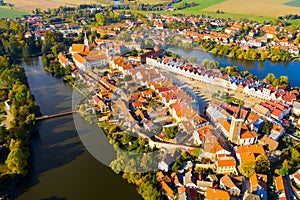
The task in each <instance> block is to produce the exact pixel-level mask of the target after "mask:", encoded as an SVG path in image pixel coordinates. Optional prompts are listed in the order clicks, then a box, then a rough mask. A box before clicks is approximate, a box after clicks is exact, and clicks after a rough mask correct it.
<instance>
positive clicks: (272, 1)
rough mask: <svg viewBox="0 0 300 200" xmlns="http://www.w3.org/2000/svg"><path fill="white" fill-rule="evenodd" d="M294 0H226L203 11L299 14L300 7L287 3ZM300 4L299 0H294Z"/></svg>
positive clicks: (246, 13) (276, 14) (249, 13)
mask: <svg viewBox="0 0 300 200" xmlns="http://www.w3.org/2000/svg"><path fill="white" fill-rule="evenodd" d="M291 2H293V0H292V1H291V0H251V1H246V2H245V1H244V0H226V1H224V2H222V3H219V4H215V5H213V6H210V7H208V8H205V9H204V10H203V11H209V12H216V11H217V10H221V11H223V12H225V13H235V14H240V15H255V16H269V17H278V16H283V15H287V14H299V13H300V7H296V6H289V5H287V4H289V3H291ZM294 2H296V3H297V4H295V3H294V4H295V5H298V6H300V2H299V1H294Z"/></svg>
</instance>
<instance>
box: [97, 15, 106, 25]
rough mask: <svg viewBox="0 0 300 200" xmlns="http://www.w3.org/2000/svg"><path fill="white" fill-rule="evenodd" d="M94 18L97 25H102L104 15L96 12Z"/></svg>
mask: <svg viewBox="0 0 300 200" xmlns="http://www.w3.org/2000/svg"><path fill="white" fill-rule="evenodd" d="M95 18H96V21H97V24H98V25H99V26H103V25H104V22H105V18H104V16H103V15H102V14H101V13H97V14H96V15H95Z"/></svg>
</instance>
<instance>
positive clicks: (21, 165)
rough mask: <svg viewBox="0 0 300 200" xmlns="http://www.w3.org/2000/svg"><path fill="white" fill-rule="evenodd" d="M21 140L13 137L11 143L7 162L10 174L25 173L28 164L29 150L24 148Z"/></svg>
mask: <svg viewBox="0 0 300 200" xmlns="http://www.w3.org/2000/svg"><path fill="white" fill-rule="evenodd" d="M23 148H25V147H23V146H22V144H21V141H20V140H14V139H12V140H11V142H10V145H9V150H10V153H9V154H8V156H7V159H6V161H5V164H6V166H7V168H8V171H9V173H10V174H18V175H25V174H26V169H25V167H26V166H27V158H28V155H29V153H28V151H26V150H24V149H23Z"/></svg>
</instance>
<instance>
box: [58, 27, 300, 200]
mask: <svg viewBox="0 0 300 200" xmlns="http://www.w3.org/2000/svg"><path fill="white" fill-rule="evenodd" d="M233 26H236V28H238V26H237V24H236V25H234V24H233ZM227 34H228V33H227ZM127 44H128V45H132V47H134V46H135V45H137V44H136V43H134V42H129V43H125V42H124V43H123V42H117V41H114V40H97V41H96V42H95V43H93V44H90V43H89V42H88V40H87V38H85V42H84V44H73V45H72V47H71V48H70V50H69V53H70V55H71V58H72V61H71V59H68V58H66V57H65V56H64V55H63V54H59V61H60V63H61V65H62V66H64V67H66V66H67V65H70V66H73V67H72V69H73V68H74V76H75V75H76V77H77V81H78V82H79V83H81V84H83V85H84V86H85V87H86V89H87V90H88V91H89V92H90V93H91V94H92V99H90V100H89V101H88V103H86V111H89V112H92V113H95V114H96V115H97V117H98V120H101V121H102V120H109V122H110V123H111V124H112V123H113V124H118V125H119V126H122V127H124V128H126V129H129V130H131V131H134V132H138V133H140V134H141V135H140V136H142V137H147V138H149V141H152V145H151V146H152V147H154V146H155V147H157V148H168V147H167V145H169V144H171V145H178V148H181V149H184V150H185V151H188V152H190V153H193V151H192V150H193V149H195V147H197V148H200V152H201V153H200V154H199V155H197V156H198V158H199V159H201V160H203V162H202V163H193V162H191V161H187V162H184V163H183V165H182V166H181V167H180V170H178V171H176V172H174V171H172V170H171V166H172V160H170V159H169V157H170V156H172V155H170V156H165V157H163V158H162V159H161V161H160V162H159V165H158V168H159V169H160V170H159V171H158V172H157V174H156V177H157V181H158V182H159V184H160V185H161V188H162V191H163V193H164V194H165V195H166V196H167V197H168V198H169V199H176V196H178V198H179V199H181V200H186V199H192V200H194V199H197V197H198V194H199V193H200V194H202V195H203V196H205V198H206V199H215V198H218V199H232V198H237V199H263V200H264V199H267V198H268V197H267V190H268V184H267V182H268V180H267V176H266V175H264V174H259V173H256V172H254V173H253V174H252V175H251V176H250V177H248V178H247V177H245V176H243V175H242V173H241V170H240V167H241V166H244V165H248V164H255V162H256V159H257V157H258V156H259V155H265V156H267V157H268V158H269V159H270V160H271V158H272V157H274V155H280V153H281V152H280V151H279V150H278V145H279V142H278V141H279V138H280V137H281V136H283V135H284V134H285V132H286V130H287V129H288V128H289V123H288V118H289V116H290V115H291V113H297V112H298V113H300V106H295V107H294V106H293V105H294V103H295V104H297V102H296V100H297V97H296V95H295V94H294V93H292V92H290V91H286V90H283V89H280V88H275V87H272V86H269V85H268V84H266V83H265V82H263V81H253V80H248V79H247V78H236V77H233V76H229V75H228V74H224V73H222V72H221V71H220V70H218V69H207V68H205V67H203V66H200V65H195V64H191V63H188V62H184V61H182V60H180V59H173V58H169V57H166V56H163V51H161V50H160V49H158V48H155V49H153V50H147V51H146V50H145V51H143V53H142V54H140V55H139V56H137V57H133V56H129V57H124V56H116V55H120V54H122V52H124V51H126V50H125V49H126V46H127ZM127 49H128V46H127ZM145 63H146V64H147V66H145V65H144V64H145ZM107 66H109V67H108V68H107ZM159 69H165V70H168V71H171V72H174V73H177V74H181V75H182V76H186V77H189V78H192V79H194V80H198V81H201V82H205V83H207V84H212V85H218V86H221V87H223V88H226V89H229V90H233V91H236V92H240V93H244V94H245V95H249V96H253V97H256V98H258V99H261V100H262V102H261V103H259V104H256V105H254V106H253V107H251V108H245V107H241V106H234V105H229V104H227V103H223V102H219V101H217V100H212V101H211V102H210V103H209V104H208V106H207V109H206V116H207V117H208V118H209V120H210V122H209V121H208V120H207V119H206V118H204V117H203V116H201V115H200V114H199V113H200V111H199V110H198V107H197V106H195V103H194V100H193V99H192V98H191V97H190V96H189V95H188V94H187V93H186V92H185V91H184V90H183V89H182V88H180V87H179V86H177V85H174V84H173V83H172V80H170V79H168V78H166V77H165V76H164V75H163V74H162V73H160V72H159ZM103 71H106V72H107V73H105V75H104V73H103ZM267 121H268V122H270V126H271V130H270V132H269V133H268V134H262V133H261V130H262V127H263V126H264V124H265V123H266V122H267ZM175 126H176V127H178V133H177V135H176V137H175V138H171V139H170V138H168V137H166V130H167V129H168V128H170V127H175ZM220 134H221V135H220ZM158 144H160V145H158ZM182 145H184V146H185V147H190V148H182ZM173 147H174V146H173ZM196 169H205V170H207V169H209V170H211V171H212V172H213V173H211V174H205V175H199V174H198V173H196ZM213 174H214V175H213ZM296 177H297V176H296ZM295 180H296V179H295ZM275 186H276V189H277V190H278V191H279V192H280V193H281V194H280V195H281V197H284V198H285V199H291V197H290V196H289V195H288V194H289V193H288V192H290V189H289V183H288V182H287V179H286V177H281V176H279V177H277V178H276V181H275Z"/></svg>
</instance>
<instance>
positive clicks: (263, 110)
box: [252, 104, 269, 115]
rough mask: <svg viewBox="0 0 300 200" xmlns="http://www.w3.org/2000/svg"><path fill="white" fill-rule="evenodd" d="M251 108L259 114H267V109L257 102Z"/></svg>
mask: <svg viewBox="0 0 300 200" xmlns="http://www.w3.org/2000/svg"><path fill="white" fill-rule="evenodd" d="M252 109H253V110H254V111H255V112H257V113H259V114H261V115H267V114H268V112H269V109H267V108H265V107H263V106H262V105H259V104H255V106H253V107H252Z"/></svg>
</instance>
